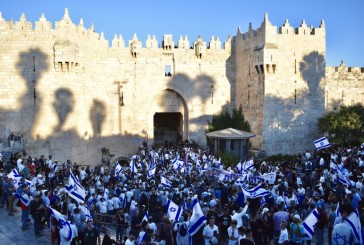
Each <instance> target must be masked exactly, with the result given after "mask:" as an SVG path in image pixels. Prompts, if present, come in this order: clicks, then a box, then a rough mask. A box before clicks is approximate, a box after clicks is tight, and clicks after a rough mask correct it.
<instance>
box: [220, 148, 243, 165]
mask: <svg viewBox="0 0 364 245" xmlns="http://www.w3.org/2000/svg"><path fill="white" fill-rule="evenodd" d="M215 156H216V158H217V159H219V158H220V157H221V163H222V164H223V165H224V166H227V167H235V166H236V164H238V162H239V158H238V157H237V156H236V155H234V154H233V153H225V152H221V151H216V152H215Z"/></svg>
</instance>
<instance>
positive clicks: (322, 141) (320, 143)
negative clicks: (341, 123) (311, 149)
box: [313, 137, 331, 150]
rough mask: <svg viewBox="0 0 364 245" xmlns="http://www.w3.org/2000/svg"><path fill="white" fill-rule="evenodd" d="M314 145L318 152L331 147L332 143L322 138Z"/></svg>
mask: <svg viewBox="0 0 364 245" xmlns="http://www.w3.org/2000/svg"><path fill="white" fill-rule="evenodd" d="M313 144H314V145H315V147H316V150H321V149H324V148H328V147H331V144H330V142H329V141H328V140H327V139H326V137H322V138H320V139H318V140H316V141H314V142H313Z"/></svg>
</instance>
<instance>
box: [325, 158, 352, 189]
mask: <svg viewBox="0 0 364 245" xmlns="http://www.w3.org/2000/svg"><path fill="white" fill-rule="evenodd" d="M330 168H332V169H333V170H334V171H335V172H336V173H337V180H338V181H339V182H340V183H342V184H344V185H349V186H350V185H351V182H350V180H349V179H348V177H346V175H345V174H344V172H343V171H342V169H340V167H339V166H338V165H336V164H335V163H333V162H332V161H331V162H330Z"/></svg>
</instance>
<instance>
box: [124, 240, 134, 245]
mask: <svg viewBox="0 0 364 245" xmlns="http://www.w3.org/2000/svg"><path fill="white" fill-rule="evenodd" d="M134 244H135V243H134V241H130V239H129V238H128V240H126V241H125V245H134Z"/></svg>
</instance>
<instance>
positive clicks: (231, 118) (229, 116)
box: [206, 106, 251, 133]
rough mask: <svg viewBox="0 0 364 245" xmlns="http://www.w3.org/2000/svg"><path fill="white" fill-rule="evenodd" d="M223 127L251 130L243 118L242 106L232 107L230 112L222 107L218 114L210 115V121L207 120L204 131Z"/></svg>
mask: <svg viewBox="0 0 364 245" xmlns="http://www.w3.org/2000/svg"><path fill="white" fill-rule="evenodd" d="M225 128H235V129H238V130H242V131H246V132H251V128H250V124H249V122H248V121H246V120H245V117H244V113H243V108H242V107H241V106H240V107H239V109H236V108H234V109H233V110H232V112H229V110H227V109H224V110H222V111H220V112H219V113H218V114H214V115H213V116H212V121H211V122H209V124H208V127H207V130H206V132H207V133H208V132H213V131H216V130H221V129H225Z"/></svg>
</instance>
